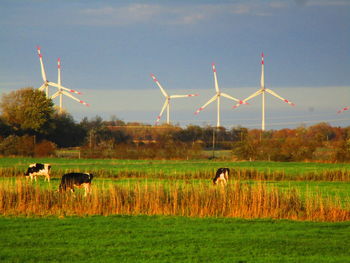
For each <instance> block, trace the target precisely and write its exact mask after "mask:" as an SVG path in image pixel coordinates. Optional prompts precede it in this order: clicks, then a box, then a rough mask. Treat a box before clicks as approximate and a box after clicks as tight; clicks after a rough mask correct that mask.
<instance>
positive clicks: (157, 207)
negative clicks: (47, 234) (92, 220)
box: [0, 179, 350, 222]
mask: <svg viewBox="0 0 350 263" xmlns="http://www.w3.org/2000/svg"><path fill="white" fill-rule="evenodd" d="M0 214H1V215H5V216H34V215H35V216H51V215H53V216H73V215H75V216H87V215H105V216H107V215H114V214H128V215H140V214H143V215H173V216H188V217H239V218H274V219H293V220H313V221H331V222H336V221H345V220H350V207H349V205H347V207H344V205H342V204H341V202H340V200H339V199H337V198H324V197H322V196H321V195H314V196H311V195H310V196H308V197H307V198H306V199H305V200H302V199H301V197H300V193H298V192H297V191H296V190H295V189H290V190H288V191H281V190H279V189H277V188H273V187H270V186H269V187H267V185H266V184H264V183H259V184H255V185H249V184H245V183H241V182H234V183H231V184H228V185H227V186H226V187H221V186H216V187H215V186H213V185H210V184H206V183H202V184H190V183H189V184H186V183H180V182H174V183H171V184H162V183H160V182H153V183H146V184H145V183H142V184H141V183H136V184H132V185H130V184H124V185H118V184H106V185H102V186H95V187H94V188H93V191H92V194H91V195H88V196H87V197H84V196H83V193H81V192H78V193H75V194H72V193H70V192H67V193H63V194H62V193H58V192H56V189H50V188H48V189H47V188H46V189H44V188H40V187H39V186H37V185H35V184H32V183H30V182H27V181H25V180H20V179H17V180H12V181H8V183H6V184H1V185H0Z"/></svg>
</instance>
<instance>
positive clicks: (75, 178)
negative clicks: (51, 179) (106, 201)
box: [58, 173, 93, 196]
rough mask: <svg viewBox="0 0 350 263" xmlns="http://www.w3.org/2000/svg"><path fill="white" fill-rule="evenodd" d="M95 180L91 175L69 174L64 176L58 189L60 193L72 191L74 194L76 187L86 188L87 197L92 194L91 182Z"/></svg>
mask: <svg viewBox="0 0 350 263" xmlns="http://www.w3.org/2000/svg"><path fill="white" fill-rule="evenodd" d="M92 178H93V175H92V174H89V173H68V174H64V175H63V176H62V179H61V183H60V186H59V188H58V191H59V192H63V191H67V190H71V191H72V192H74V187H76V188H83V187H84V188H85V196H86V195H87V194H88V193H91V180H92Z"/></svg>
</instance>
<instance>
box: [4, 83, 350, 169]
mask: <svg viewBox="0 0 350 263" xmlns="http://www.w3.org/2000/svg"><path fill="white" fill-rule="evenodd" d="M0 110H1V113H0V155H2V156H54V155H55V152H56V150H57V149H60V148H68V147H78V148H79V150H80V156H81V157H86V158H128V159H195V158H205V157H207V155H205V154H204V153H205V150H207V151H208V150H210V151H219V150H226V151H225V152H226V153H228V154H226V155H225V158H228V159H231V160H270V161H324V162H344V161H348V160H350V127H332V126H331V125H329V124H328V123H319V124H316V125H313V126H310V127H305V126H300V127H298V128H295V129H281V130H269V131H264V132H262V131H261V130H258V129H247V128H244V127H234V128H232V129H226V128H224V127H220V128H214V127H210V126H205V127H200V126H197V125H188V126H187V127H185V128H183V127H180V126H176V125H160V126H151V125H148V124H143V123H132V122H129V123H126V122H124V121H122V120H120V119H118V118H117V117H115V116H113V117H111V118H110V120H108V121H107V120H103V119H102V118H101V117H99V116H96V117H94V118H90V119H88V118H84V119H83V120H81V121H80V122H76V121H75V120H74V119H73V117H72V116H71V115H70V114H69V113H62V114H59V113H58V110H57V109H55V107H54V104H53V102H52V100H51V99H48V98H46V96H45V94H44V93H43V92H41V91H38V90H37V89H33V88H24V89H20V90H17V91H13V92H10V93H9V94H4V95H3V96H2V98H1V101H0ZM212 157H215V155H214V154H213V156H212Z"/></svg>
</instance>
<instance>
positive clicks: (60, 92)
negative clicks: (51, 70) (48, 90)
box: [50, 58, 90, 114]
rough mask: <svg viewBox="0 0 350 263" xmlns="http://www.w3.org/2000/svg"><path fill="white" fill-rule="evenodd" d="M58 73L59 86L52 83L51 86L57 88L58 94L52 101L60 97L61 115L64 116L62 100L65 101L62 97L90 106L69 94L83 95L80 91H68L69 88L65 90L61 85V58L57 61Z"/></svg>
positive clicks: (52, 97)
mask: <svg viewBox="0 0 350 263" xmlns="http://www.w3.org/2000/svg"><path fill="white" fill-rule="evenodd" d="M57 73H58V75H57V84H56V83H51V84H50V85H51V86H53V87H56V88H57V89H58V90H57V92H56V93H55V94H53V95H52V96H51V99H54V98H56V97H57V96H60V97H59V100H60V104H59V105H60V106H59V112H60V114H62V112H63V102H62V100H63V98H62V97H63V96H62V95H66V96H67V97H69V98H71V99H73V100H75V101H77V102H79V103H81V104H84V105H85V106H90V104H88V103H86V102H85V101H82V100H79V99H77V98H76V97H74V96H73V95H71V94H70V93H68V92H67V91H69V92H71V93H75V94H81V93H80V92H79V91H76V90H72V89H67V88H65V87H63V86H62V85H61V59H60V58H58V59H57Z"/></svg>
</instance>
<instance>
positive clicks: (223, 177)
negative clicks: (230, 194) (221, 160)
mask: <svg viewBox="0 0 350 263" xmlns="http://www.w3.org/2000/svg"><path fill="white" fill-rule="evenodd" d="M229 174H230V169H229V168H219V169H218V170H217V171H216V174H215V177H214V178H213V184H215V185H216V184H223V185H226V184H227V182H228V176H229Z"/></svg>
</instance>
